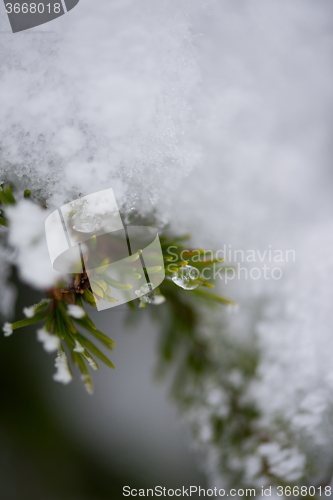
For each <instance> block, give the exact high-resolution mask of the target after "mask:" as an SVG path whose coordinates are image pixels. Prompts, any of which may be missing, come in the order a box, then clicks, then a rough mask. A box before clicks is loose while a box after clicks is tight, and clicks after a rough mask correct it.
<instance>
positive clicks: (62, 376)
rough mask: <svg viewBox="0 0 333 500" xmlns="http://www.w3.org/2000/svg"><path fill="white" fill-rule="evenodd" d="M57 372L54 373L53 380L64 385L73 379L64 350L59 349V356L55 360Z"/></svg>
mask: <svg viewBox="0 0 333 500" xmlns="http://www.w3.org/2000/svg"><path fill="white" fill-rule="evenodd" d="M55 367H56V368H57V371H56V373H55V374H54V375H53V380H55V381H56V382H60V383H62V384H64V385H66V384H69V382H70V381H71V380H72V374H71V372H70V370H69V366H68V360H67V356H66V354H65V353H64V352H63V351H58V356H57V357H56V360H55Z"/></svg>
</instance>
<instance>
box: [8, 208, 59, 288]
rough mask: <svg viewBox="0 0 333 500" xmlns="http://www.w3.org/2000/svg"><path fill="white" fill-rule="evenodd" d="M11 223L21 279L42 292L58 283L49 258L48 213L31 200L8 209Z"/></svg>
mask: <svg viewBox="0 0 333 500" xmlns="http://www.w3.org/2000/svg"><path fill="white" fill-rule="evenodd" d="M6 213H7V215H8V219H9V222H10V231H9V243H10V244H11V245H12V246H13V247H15V248H16V249H17V255H16V259H15V263H16V264H17V265H18V269H19V273H20V276H21V278H22V279H23V280H24V281H26V282H27V283H29V284H30V285H32V286H35V287H37V288H39V289H47V288H50V287H51V286H53V285H54V284H55V282H56V281H57V280H58V279H59V274H58V273H57V272H56V271H54V269H53V267H52V264H51V260H50V257H49V253H48V249H47V244H46V236H45V225H44V224H45V219H46V218H47V216H48V214H49V212H48V211H47V210H44V209H43V208H41V207H40V206H38V205H36V204H35V203H33V202H32V201H30V200H25V199H23V200H21V201H19V202H18V203H17V204H16V205H14V206H10V207H8V208H7V209H6Z"/></svg>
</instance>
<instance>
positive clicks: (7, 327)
mask: <svg viewBox="0 0 333 500" xmlns="http://www.w3.org/2000/svg"><path fill="white" fill-rule="evenodd" d="M2 330H3V333H4V336H5V337H10V335H12V333H13V328H12V324H11V323H5V324H4V325H3V327H2Z"/></svg>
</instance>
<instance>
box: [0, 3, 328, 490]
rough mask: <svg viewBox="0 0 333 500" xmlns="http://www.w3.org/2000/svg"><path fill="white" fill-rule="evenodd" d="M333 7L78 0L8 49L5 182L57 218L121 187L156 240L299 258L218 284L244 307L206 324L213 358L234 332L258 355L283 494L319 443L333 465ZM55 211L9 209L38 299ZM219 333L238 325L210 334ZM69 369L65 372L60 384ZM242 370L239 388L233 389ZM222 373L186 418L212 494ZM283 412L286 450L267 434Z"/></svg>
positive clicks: (259, 387)
mask: <svg viewBox="0 0 333 500" xmlns="http://www.w3.org/2000/svg"><path fill="white" fill-rule="evenodd" d="M331 11H332V4H331V2H330V1H329V0H321V1H320V2H313V1H311V0H293V2H282V1H281V0H269V1H267V0H254V1H252V0H245V1H244V2H235V1H234V0H224V1H223V2H214V1H212V2H211V3H209V4H206V5H205V3H204V2H201V1H199V0H198V1H195V0H191V1H190V2H189V1H188V2H187V1H185V0H177V1H176V0H168V1H166V0H159V1H158V2H156V1H152V0H142V1H141V2H140V3H138V2H135V1H134V0H127V1H122V2H119V1H115V0H114V1H110V0H99V2H98V8H96V5H95V2H89V1H88V0H81V1H80V3H79V5H78V6H77V7H76V8H75V9H73V11H72V12H71V13H70V14H68V15H66V16H63V17H62V18H59V19H58V20H57V21H54V22H53V23H52V24H49V25H47V26H44V27H39V29H38V30H32V31H31V33H30V34H23V33H22V34H18V35H15V36H12V35H10V34H8V35H4V34H2V35H1V37H0V57H1V60H2V63H1V68H0V106H1V110H2V115H3V118H4V119H3V120H2V122H1V124H0V137H1V143H0V177H1V178H8V179H9V180H12V181H13V182H14V184H15V185H16V186H17V188H19V189H24V188H31V189H32V190H33V192H35V193H36V194H38V193H39V194H41V195H42V196H45V198H46V199H47V204H48V206H49V207H50V209H55V208H58V207H60V206H62V205H63V204H64V203H67V202H68V201H71V200H72V199H74V198H75V197H77V196H78V195H79V194H80V193H81V194H83V195H86V194H89V193H91V192H95V191H99V190H102V189H105V188H107V187H112V188H113V190H114V192H115V196H116V198H117V203H118V206H119V207H121V209H122V211H123V212H124V211H126V212H127V214H130V213H131V212H133V211H135V210H138V211H139V212H140V214H141V215H146V214H147V213H152V212H153V213H154V214H156V217H157V219H158V221H159V224H160V227H163V226H164V224H166V223H170V224H171V229H172V230H173V231H176V232H178V233H181V232H182V231H184V232H188V231H191V232H192V233H193V235H194V241H195V243H196V244H198V245H200V246H202V247H206V248H209V247H210V248H215V249H222V248H223V245H225V244H227V245H229V244H230V245H232V248H239V249H243V250H244V251H245V252H246V251H248V250H254V252H255V253H256V254H257V252H260V254H261V255H262V254H263V252H264V251H265V249H267V248H269V246H270V245H271V248H272V249H273V250H280V251H282V252H285V251H287V250H294V251H295V256H296V257H295V262H294V261H289V262H282V263H281V265H280V264H278V265H277V264H276V263H274V265H273V263H272V262H269V259H267V258H266V259H264V262H260V260H259V259H257V261H256V262H252V263H251V262H248V263H242V267H243V264H244V267H245V266H247V267H248V269H251V268H253V267H260V268H261V267H262V266H263V265H264V264H266V265H268V266H269V267H270V269H272V267H279V268H281V270H282V277H281V279H278V280H274V279H270V280H266V279H263V278H262V279H258V280H254V279H245V278H244V277H243V278H242V279H235V280H232V281H230V282H229V283H228V284H225V283H223V284H222V283H221V284H220V286H219V288H220V290H221V292H222V293H223V295H225V296H228V297H230V298H233V299H235V300H236V301H237V303H238V304H239V308H238V310H237V311H236V310H233V311H232V313H228V312H225V313H224V312H223V313H221V314H219V313H217V314H216V316H213V314H212V316H211V317H208V314H207V317H206V318H205V322H206V327H207V328H210V334H209V338H210V342H211V344H212V351H214V352H216V353H221V349H222V346H221V338H222V337H223V335H222V333H223V334H225V333H226V332H227V334H228V335H230V338H233V339H235V340H238V341H239V340H241V341H242V342H243V343H244V345H245V344H246V343H249V345H256V346H257V347H258V349H259V351H260V362H259V366H258V378H257V379H256V380H255V381H253V382H252V383H251V384H249V387H247V388H246V390H247V394H246V396H247V397H248V399H249V400H251V401H254V402H255V404H256V406H257V407H258V408H259V409H260V411H261V414H262V417H261V421H260V426H261V428H263V429H264V430H267V429H268V431H269V432H270V435H272V436H273V437H274V438H276V446H278V448H275V451H274V454H275V459H274V457H273V455H272V457H273V458H272V459H271V467H272V470H273V471H274V473H275V474H277V475H280V476H281V477H283V478H284V480H290V481H293V480H295V479H296V478H297V477H299V475H300V474H302V467H303V465H304V463H303V458H302V457H303V451H300V449H299V448H302V447H303V448H302V450H305V451H304V453H305V452H306V451H308V450H313V449H316V447H317V446H320V447H321V448H320V450H321V453H319V454H317V455H316V457H317V458H316V460H317V459H318V460H319V458H318V457H319V456H320V455H322V456H324V457H326V456H329V454H330V453H331V451H330V450H329V443H327V435H329V434H330V432H331V426H330V424H329V421H328V419H327V415H328V414H329V413H330V412H331V410H332V405H333V401H332V389H333V369H332V363H331V358H332V351H333V338H332V332H331V325H332V324H333V308H332V303H333V290H332V266H333V258H332V247H333V224H332V222H331V221H332V214H333V201H332V195H331V193H332V181H333V178H332V173H331V142H330V137H331V127H332V122H331V116H332V107H333V95H332V91H331V88H332V81H333V68H332V65H331V58H332V48H333V39H332V34H331V33H332V12H331ZM0 16H2V17H1V19H0V30H4V31H5V30H6V29H7V30H8V20H7V19H6V17H5V14H4V13H3V11H1V14H0ZM38 190H40V191H38ZM50 193H52V195H50ZM48 213H49V212H48V210H43V209H40V208H38V207H37V206H36V205H34V204H33V203H32V202H28V201H20V203H19V204H18V205H17V206H16V207H13V208H11V210H10V211H9V212H8V215H9V219H10V223H11V231H10V233H9V242H10V244H11V245H12V246H13V247H14V248H15V249H16V250H17V254H16V258H15V263H16V264H17V265H18V268H19V272H20V276H21V278H22V279H23V280H25V281H27V282H28V283H30V284H31V285H33V286H35V287H37V288H47V287H49V286H51V284H52V283H54V280H55V279H56V276H57V275H56V273H54V272H53V270H52V267H51V266H50V261H49V256H48V254H47V248H46V244H45V237H44V232H43V231H44V221H45V218H46V216H47V214H48ZM1 231H2V233H1V234H4V231H6V230H1ZM6 252H7V250H5V249H2V248H0V255H1V257H2V258H1V259H0V275H1V279H6V278H7V275H8V273H9V270H8V266H7V265H6V262H10V258H9V255H7V253H6ZM243 274H244V273H243ZM2 276H4V278H2ZM1 288H4V287H3V286H1ZM8 290H9V289H8V288H4V292H3V293H6V294H7V295H5V296H4V299H1V301H0V303H1V302H2V301H3V304H7V305H6V306H3V304H1V307H4V309H9V306H10V302H11V301H12V300H11V299H12V298H13V297H12V295H13V293H12V291H8ZM185 293H186V292H185ZM222 321H223V324H225V323H227V324H228V327H227V328H225V327H223V332H221V330H222V327H219V328H216V332H215V331H213V329H212V327H211V324H212V323H215V324H222ZM207 325H208V326H207ZM59 356H60V357H59V358H57V359H58V365H59V366H61V367H62V368H61V370H60V375H58V376H57V377H58V378H59V377H60V379H61V380H60V381H62V380H67V379H66V377H67V378H68V377H69V375H68V373H67V371H66V369H65V368H64V367H65V362H64V360H63V359H62V357H61V355H59ZM221 359H222V356H221ZM88 361H89V360H88ZM90 363H91V364H92V365H93V362H92V361H90ZM64 374H65V375H64ZM66 374H67V375H66ZM240 375H241V374H240V373H239V372H237V371H236V372H234V373H233V374H232V376H231V380H230V382H233V384H234V385H235V386H237V387H238V386H240V385H241V384H242V383H243V382H242V378H241V376H240ZM219 377H220V374H219V372H217V374H216V378H215V379H214V380H210V381H206V382H207V383H203V385H202V393H200V394H199V396H198V404H199V402H200V405H201V406H202V407H203V408H204V409H205V408H206V406H205V405H207V407H208V408H210V410H209V411H208V410H207V412H206V413H205V411H206V410H205V411H203V413H202V412H200V411H199V410H196V411H193V414H189V415H187V417H186V418H187V421H188V422H192V421H195V422H196V425H197V426H198V428H199V432H198V435H199V436H201V437H202V440H203V441H204V442H205V445H204V446H205V450H206V452H207V454H206V458H207V464H208V467H209V469H210V477H211V478H213V480H214V481H216V484H218V482H219V481H221V471H220V469H219V466H218V458H219V457H218V454H217V452H216V449H214V448H213V447H212V446H211V444H210V443H209V436H210V430H209V426H208V424H207V421H208V420H209V415H211V413H210V412H213V413H214V412H216V411H217V410H216V406H215V401H216V402H218V401H219V398H220V399H221V403H220V405H219V410H220V411H221V412H222V413H223V414H227V412H228V407H227V404H226V403H225V401H224V397H223V390H222V389H223V388H222V389H221V380H220V379H219ZM210 390H212V391H214V392H213V393H212V396H209V394H210ZM205 391H206V392H207V394H205ZM216 391H217V392H216ZM219 391H222V392H221V393H220V392H219ZM198 392H200V391H199V389H198ZM205 397H207V398H208V401H205ZM216 404H218V403H216ZM203 408H201V409H203ZM202 414H203V416H202ZM281 415H283V417H284V418H285V420H286V421H287V422H288V425H289V426H290V429H289V430H290V432H291V433H292V434H293V436H294V437H295V443H296V444H295V446H294V447H293V448H292V447H288V446H287V444H286V436H285V435H282V434H283V433H282V434H281V433H280V429H279V428H277V427H276V425H275V423H276V421H277V420H278V419H279V418H280V417H281ZM200 429H201V432H200ZM207 440H208V441H207ZM266 451H267V450H266ZM251 457H252V458H251ZM253 457H254V458H253ZM256 457H257V455H253V453H252V452H251V453H249V455H248V456H247V457H244V461H243V462H242V463H241V464H240V463H239V460H238V458H237V457H236V458H235V459H234V461H233V463H234V466H235V468H237V467H241V466H243V465H244V464H245V465H244V466H245V469H246V474H247V475H248V479H249V481H250V480H257V481H260V480H261V478H260V476H258V474H259V472H258V470H259V465H258V460H257V458H258V457H257V458H256ZM278 458H279V460H278ZM274 460H275V461H274ZM255 478H256V479H255ZM288 478H289V479H288Z"/></svg>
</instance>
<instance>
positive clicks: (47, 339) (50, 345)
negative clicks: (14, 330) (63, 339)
mask: <svg viewBox="0 0 333 500" xmlns="http://www.w3.org/2000/svg"><path fill="white" fill-rule="evenodd" d="M37 340H38V342H41V343H42V344H43V347H44V350H45V351H46V352H54V351H57V350H58V349H59V344H60V340H59V337H58V336H57V335H53V334H52V333H50V332H48V331H47V330H45V328H40V329H39V330H37Z"/></svg>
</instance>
